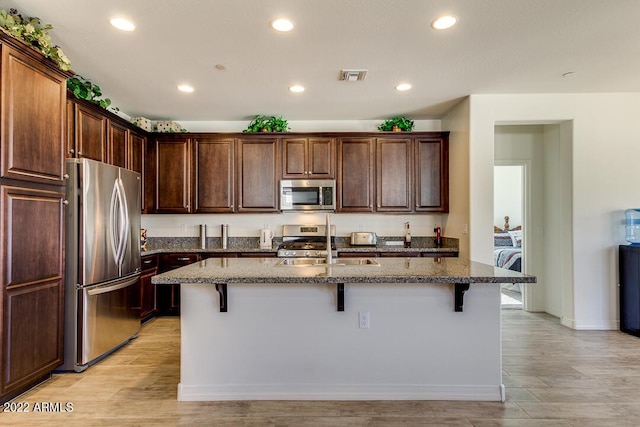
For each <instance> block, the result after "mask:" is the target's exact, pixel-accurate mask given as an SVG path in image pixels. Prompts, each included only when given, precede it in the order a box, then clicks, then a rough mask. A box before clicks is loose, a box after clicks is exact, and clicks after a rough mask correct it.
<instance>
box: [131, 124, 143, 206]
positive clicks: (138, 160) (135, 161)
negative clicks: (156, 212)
mask: <svg viewBox="0 0 640 427" xmlns="http://www.w3.org/2000/svg"><path fill="white" fill-rule="evenodd" d="M128 146H129V150H128V151H129V153H128V154H129V155H128V162H127V169H131V170H132V171H135V172H138V173H139V174H140V176H141V177H142V179H141V180H140V185H141V188H140V207H141V209H142V213H147V211H146V205H145V203H146V198H147V196H146V191H147V184H146V182H145V181H146V176H145V170H144V168H145V164H146V155H147V137H146V136H144V135H141V134H139V133H137V132H129V145H128Z"/></svg>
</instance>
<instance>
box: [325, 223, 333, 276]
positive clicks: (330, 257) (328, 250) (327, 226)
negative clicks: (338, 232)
mask: <svg viewBox="0 0 640 427" xmlns="http://www.w3.org/2000/svg"><path fill="white" fill-rule="evenodd" d="M325 227H326V228H327V230H326V231H327V265H331V264H333V254H332V253H331V219H330V214H327V225H326V226H325Z"/></svg>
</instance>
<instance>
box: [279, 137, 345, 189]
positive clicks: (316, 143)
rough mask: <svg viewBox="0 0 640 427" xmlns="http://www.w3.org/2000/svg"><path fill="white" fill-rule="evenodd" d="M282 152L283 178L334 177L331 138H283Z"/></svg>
mask: <svg viewBox="0 0 640 427" xmlns="http://www.w3.org/2000/svg"><path fill="white" fill-rule="evenodd" d="M282 152H283V156H282V158H283V162H282V177H283V178H298V179H303V178H319V179H330V178H334V177H335V156H336V153H335V139H333V138H283V140H282Z"/></svg>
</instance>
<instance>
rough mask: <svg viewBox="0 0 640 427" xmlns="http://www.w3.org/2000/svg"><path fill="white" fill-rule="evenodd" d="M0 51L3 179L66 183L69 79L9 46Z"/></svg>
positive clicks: (3, 45) (3, 46)
mask: <svg viewBox="0 0 640 427" xmlns="http://www.w3.org/2000/svg"><path fill="white" fill-rule="evenodd" d="M0 49H1V50H2V64H1V73H2V87H1V97H0V98H1V100H2V101H1V103H2V106H1V108H2V110H1V113H0V114H1V115H2V119H1V120H2V166H1V168H2V170H1V174H2V177H3V178H13V179H18V180H22V181H32V182H40V183H46V184H55V185H64V183H63V175H64V172H65V165H64V158H65V125H66V124H65V117H66V116H65V114H66V112H65V110H66V94H67V89H66V77H65V76H64V75H63V74H62V73H57V72H55V71H54V70H52V69H50V68H48V67H46V66H44V65H43V64H41V63H39V62H38V61H36V60H34V59H32V58H31V57H29V56H28V55H26V54H23V53H21V52H19V51H17V50H15V49H13V48H11V47H10V46H9V45H7V44H1V45H0Z"/></svg>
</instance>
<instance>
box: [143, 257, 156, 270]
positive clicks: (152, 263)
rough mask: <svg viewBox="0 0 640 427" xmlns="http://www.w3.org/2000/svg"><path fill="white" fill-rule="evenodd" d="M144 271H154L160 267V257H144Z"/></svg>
mask: <svg viewBox="0 0 640 427" xmlns="http://www.w3.org/2000/svg"><path fill="white" fill-rule="evenodd" d="M141 266H142V271H145V270H152V269H155V268H157V267H158V256H157V255H148V256H143V257H142V261H141Z"/></svg>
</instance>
